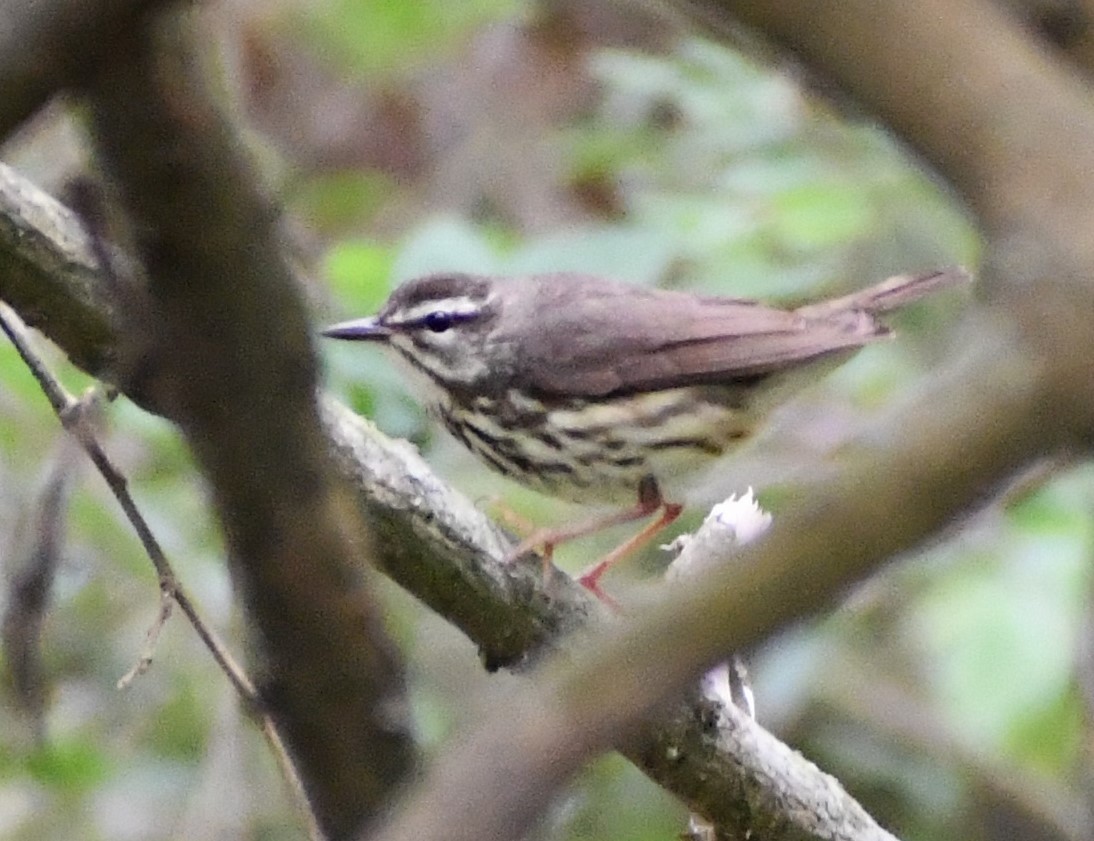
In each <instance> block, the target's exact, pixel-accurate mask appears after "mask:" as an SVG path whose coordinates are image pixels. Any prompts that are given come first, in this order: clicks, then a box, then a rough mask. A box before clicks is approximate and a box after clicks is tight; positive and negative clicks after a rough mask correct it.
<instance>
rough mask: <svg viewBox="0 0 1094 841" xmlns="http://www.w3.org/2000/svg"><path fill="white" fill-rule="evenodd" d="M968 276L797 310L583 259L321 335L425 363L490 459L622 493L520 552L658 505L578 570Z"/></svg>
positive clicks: (458, 421) (440, 407)
mask: <svg viewBox="0 0 1094 841" xmlns="http://www.w3.org/2000/svg"><path fill="white" fill-rule="evenodd" d="M966 280H968V275H967V274H966V273H965V272H964V271H962V270H961V269H956V268H951V269H944V270H941V271H936V272H931V273H929V274H923V275H915V276H913V275H901V276H898V277H893V278H890V279H888V280H886V281H883V282H881V283H879V284H877V285H875V286H872V287H869V288H867V289H864V290H861V291H859V292H855V293H852V294H850V295H846V296H843V297H840V298H833V299H830V300H825V301H821V302H819V303H815V304H809V305H807V306H803V307H798V308H797V309H793V310H785V309H779V308H776V307H770V306H765V305H764V304H761V303H758V302H756V301H748V300H741V299H736V298H721V297H707V296H701V295H692V294H688V293H685V292H674V291H664V290H657V289H645V288H641V287H636V286H630V285H627V284H624V283H618V282H615V281H611V280H606V279H603V278H599V277H592V276H589V275H583V274H543V275H532V276H525V277H514V278H495V277H487V276H482V275H472V274H455V273H454V274H435V275H429V276H427V277H422V278H418V279H416V280H411V281H409V282H407V283H405V284H403V285H402V286H400V287H399V288H398V289H396V290H395V291H394V292H393V293H392V295H391V297H390V298H389V299H388V301H387V303H385V304H384V306H383V307H382V308H381V310H380V312H379V314H377V315H376V316H373V317H369V318H362V319H358V320H355V321H347V322H343V323H341V324H336V325H334V326H332V327H329V328H327V329H326V330H324V331H323V335H325V336H329V337H332V338H336V339H350V340H357V341H376V342H382V343H384V344H386V345H388V346H390V347H392V348H394V349H395V350H396V351H397V352H398V354H399V355H400V356H401V357H402V358H403V359H405V360H406V361H407V362H409V363H410V366H411V368H412V370H413V371H414V372H415V373H416V374H417V375H419V376H418V377H417V378H418V379H419V380H421V381H422V382H423V383H424V385H425V387H426V392H427V401H428V405H429V408H430V409H431V410H432V411H433V413H434V414H436V415H437V417H439V419H440V420H441V422H442V423H443V424H444V425H445V427H446V428H447V429H448V430H449V431H450V432H451V433H452V434H453V435H454V436H455V437H456V438H457V439H458V440H459V441H460V442H461V443H462V444H464V446H466V447H467V448H468V449H470V450H471V451H472V452H473V453H475V454H476V455H477V456H479V457H480V458H481V459H482V460H483V461H485V462H486V463H487V464H488V465H490V467H492V468H494V469H495V470H497V471H499V472H501V473H503V474H505V475H506V476H509V477H511V478H513V479H516V480H517V481H518V482H521V483H523V484H525V485H527V486H529V487H531V488H534V489H535V490H538V491H542V492H543V493H546V494H550V495H552V496H557V497H561V498H563V499H568V500H571V501H574V502H581V503H598V504H605V503H609V504H614V505H618V506H625V507H624V508H622V509H621V510H619V511H618V512H617V513H614V514H611V515H609V516H600V517H597V518H595V519H591V520H589V521H587V522H583V523H578V524H577V525H574V526H570V527H563V528H559V529H549V530H543V531H540V532H537V533H536V534H534V535H532V536H531V537H529V538H528V539H527V540H525V541H524V542H522V543H521V544H520V546H519V547H518V548H517V550H516V551H515V552H514V553H513V557H517V556H519V555H520V554H523V553H525V552H527V551H529V550H531V549H534V548H536V547H543V548H544V550H545V554H546V555H547V557H549V556H550V552H551V550H552V548H553V547H554V546H555V545H556V544H558V543H560V542H562V541H564V540H568V539H570V538H573V537H576V536H579V535H584V534H589V533H591V532H593V531H597V530H599V529H601V528H604V527H606V526H608V525H614V524H616V523H622V522H627V521H630V520H635V519H638V518H641V517H645V516H647V515H650V514H652V513H654V512H656V511H658V509H660V510H661V515H660V516H659V517H658V518H657V519H656V520H654V521H653V522H651V523H650V524H649V525H648V526H647V527H646V528H644V529H643V530H642V531H641V532H640V533H639V534H638V535H636V536H635V537H634V538H632V539H631V540H628V541H627V542H626V543H624V544H623V545H621V546H620V547H618V548H617V549H615V550H613V551H612V552H611V553H609V554H608V555H607V556H606V557H605V558H603V559H602V560H601V561H600V562H599V563H597V564H596V565H595V566H593V567H592V568H590V570H589V571H587V572H586V573H585V574H583V575H582V577H581V581H582V583H583V584H585V585H586V586H587V587H589V588H590V589H591V590H593V591H594V592H598V593H599V592H600V591H599V585H598V582H599V579H600V576H601V575H602V574H603V572H604V570H606V569H607V568H608V566H610V565H611V564H612V563H614V562H615V561H617V560H618V559H619V558H621V557H623V556H625V555H626V554H628V553H630V552H631V551H632V550H633V549H635V548H636V547H637V546H639V545H641V544H642V543H644V542H646V541H647V540H649V539H650V538H651V537H652V536H653V534H655V533H656V532H657V531H659V530H660V529H662V528H664V527H665V526H666V525H668V524H669V523H670V522H672V521H673V520H674V519H675V518H676V517H677V516H678V515H679V513H680V508H681V506H680V505H679V504H676V503H673V502H669V501H667V500H666V498H665V496H664V495H663V493H664V491H665V488H666V487H668V488H675V487H676V486H677V484H678V483H679V482H681V481H684V480H686V478H687V476H688V474H690V473H692V472H694V471H695V470H697V469H698V468H702V467H704V466H706V465H708V464H709V463H710V462H711V461H712V460H713V459H715V458H717V457H718V456H721V455H722V454H723V453H724V452H726V451H727V450H729V449H730V448H732V447H733V446H735V445H737V444H739V443H740V442H741V441H742V440H743V439H745V438H747V437H748V436H749V435H751V434H752V432H753V431H754V430H755V429H756V427H757V426H758V424H759V423H760V422H761V421H762V420H763V419H764V417H765V416H766V415H767V414H768V413H769V412H770V410H771V409H772V408H774V407H775V406H776V405H778V404H779V403H781V402H783V401H784V400H785V399H786V398H787V397H788V396H789V395H790V394H792V393H793V392H794V391H795V390H797V388H799V387H801V386H803V385H806V384H808V383H810V382H812V381H815V380H816V379H817V378H818V377H819V376H820V375H821V374H822V373H823V372H824V371H826V370H828V369H829V368H831V367H834V366H835V365H837V364H839V363H841V362H843V361H844V360H846V359H847V358H848V357H850V356H851V355H852V354H854V353H855V352H856V351H857V350H858V349H859V348H861V347H862V346H863V345H866V344H869V343H871V342H874V341H877V340H878V339H880V338H883V337H885V336H887V335H889V330H888V328H886V327H885V326H884V325H883V324H882V323H880V322H879V321H878V319H877V316H878V315H880V314H882V313H886V312H889V311H890V310H894V309H897V308H898V307H902V306H904V305H905V304H908V303H911V302H912V301H915V300H917V299H919V298H921V297H923V296H924V295H927V294H930V293H932V292H934V291H936V290H939V289H943V288H946V287H949V286H953V285H955V284H957V283H961V282H963V281H966Z"/></svg>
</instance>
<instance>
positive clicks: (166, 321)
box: [88, 13, 414, 838]
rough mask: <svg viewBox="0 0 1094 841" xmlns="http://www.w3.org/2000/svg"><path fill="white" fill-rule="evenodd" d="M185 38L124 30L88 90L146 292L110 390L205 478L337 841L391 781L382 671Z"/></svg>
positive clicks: (397, 742) (272, 217)
mask: <svg viewBox="0 0 1094 841" xmlns="http://www.w3.org/2000/svg"><path fill="white" fill-rule="evenodd" d="M190 24H191V21H190V20H189V19H188V16H186V15H184V14H178V13H176V14H162V15H158V16H156V17H155V18H154V19H153V20H150V21H148V25H147V26H142V27H137V28H134V29H133V30H132V31H131V32H128V33H126V34H127V38H126V39H125V40H124V41H123V42H121V43H117V44H115V55H114V57H113V60H112V61H111V62H110V63H109V64H108V65H106V66H104V67H103V68H102V70H101V73H100V74H99V75H98V76H97V77H95V78H94V79H93V81H92V82H91V83H90V84H89V86H88V90H89V105H90V115H91V120H90V122H91V128H92V134H93V137H94V142H95V146H96V151H97V153H98V156H99V159H100V161H101V162H102V165H103V167H104V169H105V170H106V171H107V173H108V175H109V177H110V180H111V184H112V186H114V187H116V188H117V192H118V194H119V196H120V200H121V204H122V206H123V207H124V209H125V210H126V212H127V217H128V220H129V221H130V223H131V227H132V231H133V236H132V239H133V241H134V243H135V247H136V250H137V252H138V256H139V259H140V264H141V266H142V268H143V270H144V273H145V274H146V275H147V277H148V287H149V288H148V298H147V301H146V302H145V303H144V305H143V307H142V308H136V307H131V309H139V311H138V312H134V313H127V315H128V316H129V319H130V320H129V321H128V323H127V325H126V328H127V332H126V333H125V334H124V335H125V337H126V340H127V342H128V343H129V344H128V347H127V348H126V353H125V354H123V355H122V357H121V358H123V359H134V360H139V365H132V366H127V365H122V366H121V369H120V372H119V376H120V377H121V378H122V382H121V383H120V385H122V386H123V387H127V388H137V389H138V391H139V392H140V393H142V394H143V395H146V396H147V398H148V399H149V400H150V401H151V402H152V403H154V404H155V405H156V406H157V407H159V408H160V410H161V411H162V412H163V413H164V414H166V415H167V416H169V417H170V418H171V419H172V420H174V421H176V422H177V423H178V424H179V425H180V426H181V427H182V430H183V432H184V433H185V435H186V437H187V438H188V440H189V443H190V446H191V447H192V449H193V451H194V454H195V456H196V458H197V461H198V463H199V464H200V465H201V467H202V469H203V471H204V473H205V475H206V476H207V478H208V480H209V483H210V486H211V490H212V493H213V497H214V501H215V504H216V510H217V513H218V515H219V517H220V520H221V523H222V525H223V528H224V531H225V535H226V538H227V542H228V546H229V561H230V563H231V565H232V572H233V575H234V579H235V581H236V583H237V584H238V585H239V588H240V590H241V592H242V596H243V600H244V604H245V606H246V609H247V611H248V614H249V618H250V621H251V623H252V626H253V627H254V628H255V630H256V632H257V633H256V636H257V641H258V643H259V646H260V656H261V664H260V665H261V667H262V670H263V671H262V674H261V675H260V677H259V681H260V695H261V698H262V700H263V703H264V704H265V705H266V706H267V708H268V709H269V711H270V712H271V713H272V714H273V716H274V718H275V720H276V721H277V724H278V727H279V729H280V731H281V732H282V733H283V734H284V735H285V738H286V741H287V743H288V744H289V747H290V749H291V751H292V753H293V755H294V757H295V759H296V761H297V767H298V768H299V770H300V773H301V776H302V778H303V780H304V783H305V786H306V788H307V790H308V793H309V795H310V797H311V798H312V801H313V805H314V807H315V811H316V814H317V815H318V817H319V819H320V822H321V823H322V825H323V828H324V830H325V831H326V832H327V833H328V835H330V836H331V837H332V838H344V837H347V836H349V835H351V834H353V833H355V832H357V831H359V830H360V828H361V827H362V826H363V825H365V824H366V823H367V821H368V820H369V819H371V818H373V817H374V816H376V815H377V814H379V813H380V812H381V811H382V810H383V809H384V808H385V807H386V804H387V802H388V799H389V798H390V797H391V792H392V791H393V789H394V788H395V787H396V786H398V785H399V784H400V783H401V782H402V780H403V778H404V777H405V775H406V774H407V773H408V772H409V770H410V768H411V765H412V762H413V759H414V749H413V740H412V738H411V736H410V733H409V722H408V715H407V705H406V699H405V686H404V679H403V674H402V668H401V664H400V662H399V659H398V656H397V652H396V651H395V649H394V646H393V645H392V643H391V642H390V640H389V639H388V638H387V635H386V633H385V632H384V629H383V622H382V618H381V616H380V612H379V608H378V607H377V605H376V604H375V603H374V601H373V599H372V598H371V595H370V593H369V591H368V587H367V571H366V570H363V569H360V568H358V567H355V566H354V562H355V560H356V559H357V558H358V557H359V556H360V555H361V553H362V552H367V545H368V539H369V535H368V533H367V531H366V530H365V529H364V528H363V527H362V525H361V523H360V521H359V518H357V517H354V516H353V508H352V502H351V501H350V499H349V496H348V494H347V492H346V489H345V487H344V486H343V484H342V483H341V482H338V481H337V480H336V477H335V475H334V473H333V471H332V469H331V468H332V465H331V462H330V459H329V456H328V453H327V449H326V442H325V439H324V438H323V436H322V432H321V426H320V423H319V418H318V412H317V409H316V405H315V384H316V373H315V363H314V357H313V351H312V347H311V342H310V338H309V335H308V329H307V323H306V319H305V315H304V309H303V306H302V303H301V300H300V296H299V294H298V290H297V288H296V286H295V284H294V282H293V279H292V277H291V274H290V273H289V271H288V270H287V268H286V265H285V263H284V260H283V259H282V255H281V250H280V247H279V246H280V243H279V239H278V236H277V229H276V224H275V222H276V213H275V212H274V210H273V208H272V207H270V205H269V204H268V203H267V201H266V199H265V197H263V196H262V195H260V194H259V192H258V191H257V189H256V188H255V186H254V184H253V179H252V176H251V172H250V168H249V166H248V162H247V161H246V159H245V157H244V156H243V154H242V153H241V151H240V149H239V145H238V141H237V139H236V137H235V134H234V131H233V129H232V126H231V125H230V124H229V122H228V121H227V119H226V118H225V117H224V115H223V114H221V113H220V111H219V110H218V108H217V107H216V105H215V104H214V103H213V101H212V99H211V98H210V96H209V94H208V93H207V92H206V90H205V84H204V77H205V74H204V69H205V68H204V66H203V56H202V53H201V51H200V50H199V49H198V48H197V46H196V44H197V41H196V39H195V38H194V35H193V33H192V32H191V27H190ZM138 319H140V320H138Z"/></svg>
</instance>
